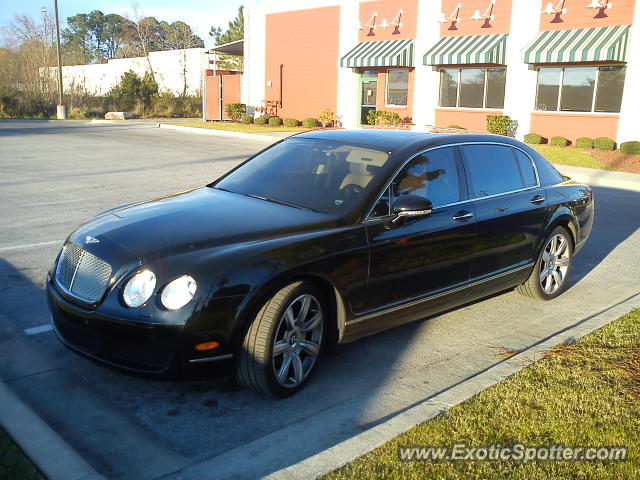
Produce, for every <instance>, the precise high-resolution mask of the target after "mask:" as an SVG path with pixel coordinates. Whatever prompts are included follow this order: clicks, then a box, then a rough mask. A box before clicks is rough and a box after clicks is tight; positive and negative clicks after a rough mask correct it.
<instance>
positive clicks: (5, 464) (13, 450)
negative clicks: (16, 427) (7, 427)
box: [0, 428, 44, 480]
mask: <svg viewBox="0 0 640 480" xmlns="http://www.w3.org/2000/svg"><path fill="white" fill-rule="evenodd" d="M0 478H2V479H5V478H6V479H10V478H15V479H18V478H19V479H20V480H32V479H33V480H35V479H42V478H44V477H43V476H42V475H41V474H40V472H39V471H38V470H37V469H36V467H35V466H34V465H33V464H32V463H31V461H30V460H29V459H28V458H27V457H26V456H25V455H24V453H22V450H20V449H19V448H18V447H17V446H16V444H15V443H14V442H13V440H11V438H10V437H9V435H7V432H5V431H4V430H3V429H2V428H0Z"/></svg>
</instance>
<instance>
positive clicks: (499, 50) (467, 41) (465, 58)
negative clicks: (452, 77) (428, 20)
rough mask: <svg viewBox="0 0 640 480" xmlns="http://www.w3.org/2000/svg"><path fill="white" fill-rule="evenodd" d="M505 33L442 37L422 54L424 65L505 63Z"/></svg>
mask: <svg viewBox="0 0 640 480" xmlns="http://www.w3.org/2000/svg"><path fill="white" fill-rule="evenodd" d="M507 36H508V35H507V34H501V35H473V36H469V37H467V36H463V37H444V38H441V39H440V40H438V43H436V44H435V45H434V46H433V47H431V49H430V50H429V51H428V52H427V53H425V54H424V58H423V60H422V63H424V64H425V65H470V64H477V63H493V64H497V65H504V64H505V52H506V50H507Z"/></svg>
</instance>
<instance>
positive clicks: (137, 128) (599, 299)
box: [0, 121, 640, 478]
mask: <svg viewBox="0 0 640 480" xmlns="http://www.w3.org/2000/svg"><path fill="white" fill-rule="evenodd" d="M272 141H273V139H272V138H259V137H258V138H254V137H251V138H249V137H247V138H233V137H223V136H207V135H193V134H191V133H187V132H180V131H172V130H165V129H158V128H152V125H150V124H135V123H133V124H125V125H122V124H117V125H105V124H101V125H92V124H90V123H88V122H75V121H74V122H55V121H54V122H10V121H0V222H1V223H0V225H1V226H2V228H1V230H0V377H1V378H2V379H3V380H4V381H5V383H7V385H8V386H9V387H10V388H11V389H12V390H13V391H14V392H15V393H16V395H18V396H19V397H20V398H21V399H23V400H24V401H25V402H26V403H27V404H28V405H29V406H30V407H31V408H32V409H33V410H34V411H35V412H36V413H37V414H38V415H40V416H41V417H42V418H43V419H44V420H45V421H46V422H47V423H48V424H49V425H51V426H52V428H53V429H54V430H55V431H56V432H57V433H58V434H59V435H60V436H61V437H62V438H63V439H64V440H65V441H66V442H68V443H69V444H70V445H71V446H72V447H73V448H74V449H76V450H77V451H78V452H79V453H80V454H81V455H82V456H83V457H84V458H85V459H87V461H88V462H89V463H90V464H91V465H92V467H93V468H95V469H96V471H98V472H99V473H100V474H102V475H104V476H106V477H109V478H157V477H160V476H163V475H169V474H175V475H176V476H178V477H180V478H190V473H189V472H198V471H197V469H195V470H194V469H193V465H194V464H198V463H199V462H206V465H208V466H209V467H211V468H213V469H214V471H212V477H214V478H222V477H237V478H250V477H257V476H262V475H267V474H270V473H273V472H277V471H279V470H281V469H283V468H286V467H289V466H291V465H292V464H294V463H296V462H298V461H301V460H303V459H305V458H308V457H310V456H312V455H315V454H317V453H319V452H321V451H323V450H324V449H326V448H329V447H332V446H335V445H336V444H338V443H339V442H341V441H344V440H346V439H348V438H350V437H352V436H354V435H357V434H359V433H361V432H363V431H366V430H368V429H370V428H371V427H373V426H375V425H378V424H380V423H381V422H383V421H385V420H386V419H388V418H391V417H393V416H394V415H396V414H397V413H399V412H402V411H404V410H406V409H408V408H411V406H413V405H415V404H417V403H419V402H421V401H423V400H425V399H427V398H429V397H431V396H433V395H435V394H437V393H438V392H441V391H443V390H446V389H447V388H449V387H450V386H451V385H454V384H457V383H459V382H461V381H464V380H465V379H466V378H469V377H470V376H473V375H475V374H476V373H478V372H480V371H483V370H485V369H487V368H489V367H491V366H492V365H494V364H496V363H497V362H500V361H501V360H502V359H503V357H502V356H501V355H500V352H504V351H505V350H512V351H520V350H523V349H525V348H527V347H528V346H530V345H533V344H535V343H536V342H539V341H541V340H543V339H545V338H548V337H550V336H552V335H554V334H555V333H557V332H559V331H562V330H563V329H565V328H568V327H570V326H572V325H574V324H576V323H578V322H580V321H582V320H584V319H585V318H588V317H590V316H593V315H594V314H596V313H598V312H600V311H602V310H606V309H607V308H609V307H611V306H613V305H615V304H617V303H619V302H622V301H624V300H626V299H628V298H630V297H631V296H633V295H636V294H638V293H640V282H639V281H638V280H640V273H639V272H640V268H639V267H640V260H639V259H640V256H639V255H638V251H640V233H639V232H638V229H639V227H640V209H638V205H640V192H634V191H630V190H624V189H618V188H612V187H595V188H594V192H595V198H596V223H595V225H594V229H593V232H592V235H591V239H590V240H589V242H588V243H587V245H586V246H585V247H584V249H583V251H582V252H580V253H579V254H578V255H577V257H576V258H575V263H574V267H573V272H572V278H571V286H570V288H569V290H568V291H567V292H565V293H564V294H563V295H562V296H560V297H559V298H558V299H556V300H554V301H552V302H544V303H543V302H537V301H534V300H531V299H528V298H525V297H522V296H520V295H518V294H517V293H515V292H507V293H504V294H501V295H497V296H494V297H492V298H489V299H486V300H484V301H481V302H476V303H474V304H472V305H468V306H465V307H463V308H459V309H456V310H454V311H451V312H448V313H446V314H443V315H440V316H437V317H434V318H430V319H425V320H422V321H419V322H414V323H412V324H409V325H405V326H403V327H400V328H396V329H394V330H391V331H387V332H384V333H381V334H378V335H375V336H373V337H369V338H366V339H363V340H361V341H358V342H356V343H353V344H348V345H344V346H340V347H338V348H337V349H335V350H334V351H333V352H331V353H330V355H329V356H327V357H326V358H324V359H323V362H322V363H321V364H320V365H319V369H318V372H317V374H316V375H315V377H314V379H313V381H312V382H311V383H310V384H309V385H308V386H307V388H305V389H304V390H303V391H302V392H300V394H298V395H295V396H294V397H291V398H288V399H284V400H276V399H268V398H264V397H260V396H258V395H255V394H253V393H252V392H249V391H246V390H240V389H238V388H237V387H235V386H234V385H233V384H231V383H229V382H228V381H226V380H225V379H224V378H218V377H216V378H206V377H205V378H201V379H191V380H185V381H180V382H175V381H160V380H152V379H148V378H143V377H138V376H132V375H126V374H123V373H120V372H115V371H112V370H109V369H106V368H103V367H101V366H99V365H96V364H94V363H92V362H90V361H88V360H86V359H84V358H81V357H79V356H77V355H75V354H73V353H71V352H69V351H68V350H66V349H65V348H64V347H63V346H62V345H61V344H60V343H59V342H58V341H57V339H56V338H55V336H54V335H53V333H52V332H51V331H49V330H48V329H47V328H46V325H47V323H48V321H49V318H48V311H47V307H46V302H45V298H44V291H43V283H44V278H45V275H46V271H47V270H48V268H49V266H50V264H51V262H52V261H53V260H54V258H55V256H56V254H57V252H58V250H59V248H60V247H61V245H62V241H63V240H64V238H65V237H66V235H67V234H68V233H69V232H70V231H71V230H72V229H73V228H74V227H75V226H76V225H78V224H79V223H80V222H82V221H83V220H85V219H86V218H88V217H90V216H92V215H94V214H96V213H98V212H100V211H102V210H105V209H107V208H110V207H113V206H115V205H118V204H123V203H127V202H132V201H136V200H141V199H146V198H150V197H155V196H160V195H163V194H167V193H173V192H176V191H181V190H186V189H189V188H192V187H196V186H199V185H203V184H206V183H208V182H209V181H211V180H213V179H215V178H216V177H217V176H219V175H220V174H221V173H223V172H225V171H227V170H228V169H230V168H231V167H233V166H234V165H236V164H237V163H238V162H240V161H242V160H243V159H244V158H246V157H248V156H249V155H251V154H252V153H254V152H256V151H258V150H260V149H261V148H264V147H265V146H266V145H268V144H269V143H271V142H272ZM41 327H42V328H41ZM252 459H258V460H253V461H252ZM216 465H217V466H218V467H219V469H218V471H219V472H225V473H224V475H220V476H216V475H215V470H216V468H217V467H216ZM200 474H201V472H198V474H196V473H193V476H194V477H195V476H197V475H200Z"/></svg>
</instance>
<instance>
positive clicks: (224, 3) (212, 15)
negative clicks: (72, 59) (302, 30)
mask: <svg viewBox="0 0 640 480" xmlns="http://www.w3.org/2000/svg"><path fill="white" fill-rule="evenodd" d="M268 1H269V0H208V1H203V0H180V1H176V0H138V1H137V2H136V3H137V4H138V7H139V9H140V10H141V11H143V12H144V13H145V14H146V15H150V16H154V17H156V18H157V19H159V20H167V21H174V20H183V21H185V22H186V23H188V24H189V25H191V27H192V28H194V30H196V33H197V34H198V35H200V37H202V39H203V40H204V41H205V45H206V46H207V47H210V46H212V41H211V37H209V35H208V34H209V28H210V27H211V26H220V27H223V28H224V27H226V25H227V23H228V22H229V21H230V20H232V19H233V18H234V17H235V16H236V12H237V10H238V7H239V6H240V5H245V6H247V5H255V4H264V3H267V2H268ZM2 3H3V5H2V8H0V26H6V25H8V24H9V23H10V22H11V20H12V19H13V17H14V16H15V15H22V14H26V15H29V16H32V17H36V16H40V15H41V13H40V9H41V8H42V7H46V8H47V9H48V10H49V11H50V12H53V0H21V1H16V0H8V1H3V2H2ZM58 9H59V11H60V22H61V24H64V22H65V20H66V18H67V17H70V16H72V15H75V14H76V13H88V12H90V11H91V10H101V11H102V12H103V13H118V14H121V15H122V14H124V13H125V12H127V11H130V10H131V1H130V0H115V1H114V0H110V1H109V0H58Z"/></svg>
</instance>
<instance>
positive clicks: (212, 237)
mask: <svg viewBox="0 0 640 480" xmlns="http://www.w3.org/2000/svg"><path fill="white" fill-rule="evenodd" d="M336 223H337V220H336V218H335V217H333V216H331V215H327V214H322V213H318V212H313V211H309V210H303V209H298V208H294V207H289V206H286V205H280V204H276V203H272V202H268V201H265V200H260V199H256V198H251V197H247V196H244V195H240V194H235V193H230V192H225V191H221V190H216V189H214V188H209V187H203V188H198V189H195V190H191V191H187V192H184V193H179V194H175V195H170V196H166V197H162V198H158V199H154V200H150V201H146V202H142V203H136V204H133V205H129V206H125V207H122V208H118V209H115V210H111V211H109V212H108V213H105V214H102V215H99V216H98V217H95V218H94V219H91V220H89V221H88V222H86V223H84V224H83V225H81V226H80V227H79V228H78V229H77V230H76V231H75V232H74V233H73V234H72V235H71V237H70V241H73V242H74V243H77V244H79V245H82V244H83V243H87V242H86V239H87V237H93V238H95V239H97V240H98V241H102V239H104V240H105V241H104V247H106V248H108V247H107V245H109V244H114V243H115V244H117V245H119V246H120V247H121V248H123V249H125V250H127V251H128V252H130V253H131V254H132V255H134V256H135V257H137V258H138V259H140V260H152V259H155V258H158V257H162V256H169V255H175V254H179V253H185V252H188V251H195V250H199V249H204V248H211V247H218V246H223V245H228V244H238V243H246V242H255V241H259V240H267V239H271V238H277V237H281V236H285V235H290V234H295V233H302V232H309V231H313V230H317V229H322V228H328V227H331V226H335V225H336ZM96 246H97V245H96ZM91 250H93V249H92V248H91Z"/></svg>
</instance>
